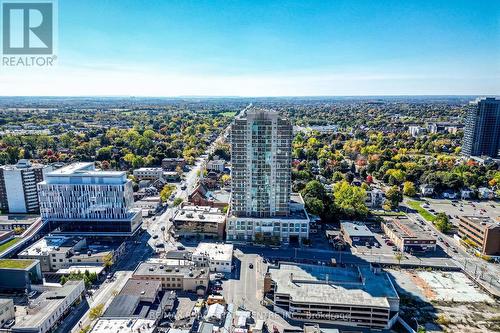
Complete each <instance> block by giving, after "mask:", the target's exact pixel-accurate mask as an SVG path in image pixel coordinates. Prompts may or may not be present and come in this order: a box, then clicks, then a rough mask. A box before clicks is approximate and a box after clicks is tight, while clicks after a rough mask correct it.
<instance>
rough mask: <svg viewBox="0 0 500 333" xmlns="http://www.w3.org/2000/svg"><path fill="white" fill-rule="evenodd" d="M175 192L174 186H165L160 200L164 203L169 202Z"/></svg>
mask: <svg viewBox="0 0 500 333" xmlns="http://www.w3.org/2000/svg"><path fill="white" fill-rule="evenodd" d="M174 190H175V186H174V185H172V184H166V185H165V186H163V188H162V189H161V191H160V199H161V201H162V202H167V201H168V198H169V197H170V195H172V193H173V192H174Z"/></svg>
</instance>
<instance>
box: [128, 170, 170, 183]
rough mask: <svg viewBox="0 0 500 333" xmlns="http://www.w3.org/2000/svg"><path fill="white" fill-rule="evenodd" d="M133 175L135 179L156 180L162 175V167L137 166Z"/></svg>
mask: <svg viewBox="0 0 500 333" xmlns="http://www.w3.org/2000/svg"><path fill="white" fill-rule="evenodd" d="M133 175H134V177H135V179H136V180H139V181H140V180H158V179H160V178H161V177H162V175H163V169H162V168H139V169H135V170H134V172H133Z"/></svg>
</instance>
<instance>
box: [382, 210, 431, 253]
mask: <svg viewBox="0 0 500 333" xmlns="http://www.w3.org/2000/svg"><path fill="white" fill-rule="evenodd" d="M382 230H384V233H385V234H386V235H387V236H388V237H389V238H390V239H391V241H392V242H393V243H394V244H395V245H396V247H397V248H398V249H399V250H400V251H403V252H413V251H415V252H419V251H435V250H436V238H434V237H433V236H432V235H431V234H429V233H428V232H427V231H426V230H424V229H423V228H422V227H421V226H420V225H418V224H417V223H415V222H414V221H411V220H410V219H408V218H396V219H392V220H385V221H384V222H382Z"/></svg>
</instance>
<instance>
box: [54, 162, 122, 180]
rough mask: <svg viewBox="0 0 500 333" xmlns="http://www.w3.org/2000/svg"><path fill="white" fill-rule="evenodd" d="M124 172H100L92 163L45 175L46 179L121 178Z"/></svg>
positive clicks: (67, 166)
mask: <svg viewBox="0 0 500 333" xmlns="http://www.w3.org/2000/svg"><path fill="white" fill-rule="evenodd" d="M124 175H126V172H125V171H102V170H98V169H96V168H95V164H94V162H76V163H72V164H69V165H66V166H63V167H62V168H59V169H56V170H54V171H52V172H49V173H47V175H46V176H47V177H61V176H78V177H123V176H124Z"/></svg>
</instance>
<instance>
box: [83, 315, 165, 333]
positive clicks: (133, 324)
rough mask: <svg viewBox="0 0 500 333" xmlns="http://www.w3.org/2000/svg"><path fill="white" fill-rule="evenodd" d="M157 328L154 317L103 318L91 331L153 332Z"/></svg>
mask: <svg viewBox="0 0 500 333" xmlns="http://www.w3.org/2000/svg"><path fill="white" fill-rule="evenodd" d="M155 330H156V326H155V321H154V320H152V319H108V318H101V319H99V320H98V321H97V323H96V324H95V325H94V327H93V328H92V331H90V332H91V333H130V332H141V333H153V332H154V331H155Z"/></svg>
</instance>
